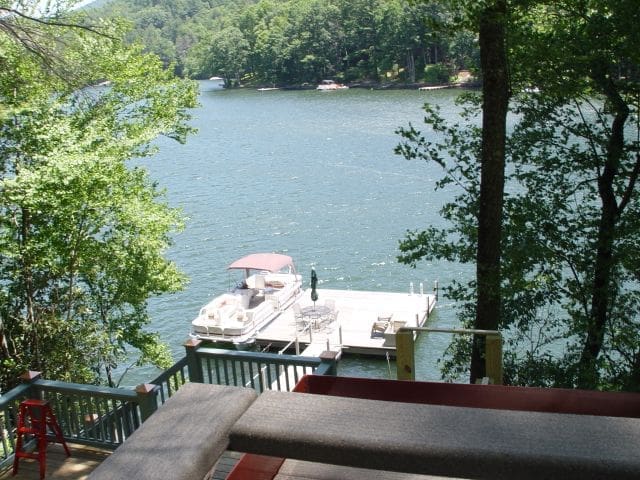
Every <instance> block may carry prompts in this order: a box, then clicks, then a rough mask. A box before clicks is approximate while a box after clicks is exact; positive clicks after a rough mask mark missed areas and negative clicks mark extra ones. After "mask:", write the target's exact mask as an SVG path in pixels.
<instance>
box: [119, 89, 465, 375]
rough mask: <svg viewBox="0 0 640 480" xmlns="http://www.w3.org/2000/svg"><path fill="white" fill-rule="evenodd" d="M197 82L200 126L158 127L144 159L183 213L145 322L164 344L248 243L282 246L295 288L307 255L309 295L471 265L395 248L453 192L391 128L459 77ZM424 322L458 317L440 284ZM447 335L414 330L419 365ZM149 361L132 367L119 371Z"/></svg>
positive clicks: (348, 369)
mask: <svg viewBox="0 0 640 480" xmlns="http://www.w3.org/2000/svg"><path fill="white" fill-rule="evenodd" d="M200 87H201V96H200V104H201V106H200V108H198V109H197V110H195V111H194V118H193V122H192V123H193V125H194V126H195V127H196V128H198V133H197V134H196V135H193V136H191V137H190V138H189V139H188V141H187V143H186V144H185V145H180V144H177V143H175V142H172V141H170V140H166V139H163V140H160V141H159V142H158V146H159V148H160V152H159V153H158V154H157V155H156V156H154V157H153V158H150V159H145V160H144V161H143V165H145V166H147V168H148V169H149V171H150V173H151V176H152V178H153V179H154V180H156V181H157V182H158V183H159V184H160V185H161V186H162V187H164V188H166V193H167V200H168V202H169V203H170V204H171V205H172V206H175V207H180V208H181V209H182V210H183V211H184V213H185V214H186V215H187V217H188V221H187V225H186V229H185V231H184V232H182V233H180V234H179V235H176V236H175V245H174V246H173V247H172V249H171V250H170V251H169V253H168V255H169V257H170V258H171V259H172V260H174V261H175V262H176V263H177V264H178V265H179V267H180V268H181V269H182V270H183V271H184V272H185V273H186V274H187V275H188V276H189V278H190V283H189V285H188V286H187V288H186V289H185V290H184V291H183V292H180V293H178V294H175V295H169V296H164V297H162V298H158V299H154V300H152V301H151V304H150V312H151V315H152V318H153V323H152V328H153V329H154V330H156V331H158V332H159V333H160V335H161V336H162V339H163V340H164V341H166V342H167V343H169V345H170V346H171V348H172V351H173V352H174V356H175V357H176V358H179V357H180V356H182V355H183V354H184V350H183V348H182V344H183V343H184V341H185V340H186V339H187V338H188V332H189V326H190V322H191V320H192V319H193V318H194V317H195V315H196V314H197V312H198V310H199V308H200V307H201V306H202V305H203V304H205V303H206V302H207V301H209V300H210V299H211V298H212V297H213V296H215V295H218V294H220V293H222V292H224V291H225V290H226V289H227V288H228V287H229V276H228V273H227V271H226V266H227V265H228V264H229V263H230V262H231V261H233V260H234V259H236V258H238V257H240V256H242V255H245V254H248V253H252V252H258V251H276V252H281V253H287V254H288V255H291V256H292V257H293V258H294V260H295V262H296V266H297V268H298V271H299V273H302V275H303V277H304V278H305V285H303V286H304V287H305V288H306V287H307V286H308V277H309V273H310V270H311V267H312V266H313V267H315V269H316V271H317V272H318V277H319V295H320V297H321V298H322V289H323V288H335V289H354V290H375V291H395V292H406V291H408V290H409V283H410V282H413V283H414V286H415V287H414V288H415V290H416V292H417V291H418V290H419V284H420V283H423V284H424V289H425V291H432V289H433V284H434V281H436V280H438V281H439V283H440V285H441V286H442V285H445V284H447V283H449V282H451V281H452V280H453V279H458V280H460V279H465V278H468V277H469V276H470V275H472V274H473V270H472V267H469V266H460V265H452V264H446V263H445V264H430V263H427V262H422V263H421V264H420V265H418V267H417V268H415V269H413V268H411V267H408V266H406V265H402V264H399V263H398V262H397V261H396V257H397V255H398V253H399V252H398V242H399V240H401V239H402V238H403V237H404V235H405V232H406V231H407V230H413V229H423V228H425V227H426V226H428V225H438V224H441V223H442V220H441V219H440V217H439V215H438V210H439V208H440V207H441V205H442V204H443V203H444V202H445V201H446V200H448V199H449V198H451V196H452V195H453V194H454V193H455V192H453V191H438V192H435V191H434V184H435V181H436V180H437V179H439V178H440V177H441V174H442V171H441V169H440V167H438V166H437V165H435V164H427V163H425V162H421V161H407V160H405V159H404V158H402V157H400V156H398V155H395V154H394V153H393V149H394V147H395V146H396V145H397V144H398V143H399V141H400V137H399V135H397V134H395V133H394V132H395V130H396V129H397V128H398V127H400V126H407V125H408V124H409V122H411V123H413V124H414V125H415V126H417V127H418V128H421V127H424V124H423V122H422V119H423V111H422V105H423V103H424V102H425V101H430V102H432V103H436V104H439V105H440V106H441V108H442V112H443V114H444V115H445V116H451V117H453V116H454V114H455V113H456V112H457V111H458V108H457V107H456V106H455V104H454V100H455V97H456V96H457V95H458V94H459V91H456V90H438V91H430V92H422V91H418V90H392V91H370V90H363V89H350V90H342V91H334V92H318V91H315V90H309V91H281V90H277V91H269V92H258V91H255V90H251V89H243V90H223V89H221V88H219V86H218V85H217V84H216V83H214V82H207V81H205V82H201V84H200ZM430 324H432V325H435V326H442V327H450V326H455V325H456V318H455V312H454V310H453V305H452V304H451V302H449V301H448V300H447V299H446V298H443V297H442V296H441V297H440V301H439V303H438V305H437V309H436V314H435V315H434V316H432V318H431V320H430ZM449 341H450V337H449V336H447V335H442V334H440V335H429V336H424V335H423V336H422V337H421V339H420V341H419V345H418V352H417V356H418V358H419V366H418V367H417V377H418V378H420V379H438V378H439V372H438V366H437V364H436V362H437V359H438V358H439V357H440V356H441V355H442V352H443V350H444V349H445V348H446V346H447V345H448V343H449ZM394 370H395V367H394V366H393V365H392V374H393V375H395V371H394ZM340 373H341V374H343V375H358V376H369V377H383V378H388V377H389V369H388V365H387V362H386V360H371V359H368V358H367V359H364V358H349V359H346V360H344V361H343V362H341V365H340ZM153 374H154V372H153V371H152V370H151V369H139V370H136V371H135V373H133V374H128V376H127V377H126V378H125V381H124V382H123V383H124V384H130V385H131V384H135V383H138V382H139V381H145V380H146V381H148V380H149V379H150V378H151V377H152V375H153Z"/></svg>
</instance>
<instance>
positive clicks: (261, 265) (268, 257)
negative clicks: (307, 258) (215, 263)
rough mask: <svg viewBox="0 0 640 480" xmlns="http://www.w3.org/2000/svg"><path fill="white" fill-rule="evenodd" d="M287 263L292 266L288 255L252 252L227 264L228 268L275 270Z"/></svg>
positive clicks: (285, 265)
mask: <svg viewBox="0 0 640 480" xmlns="http://www.w3.org/2000/svg"><path fill="white" fill-rule="evenodd" d="M289 265H291V266H292V268H293V259H292V258H291V257H290V256H289V255H282V254H280V253H252V254H251V255H247V256H246V257H242V258H240V259H238V260H236V261H235V262H233V263H232V264H231V265H229V269H245V270H267V271H269V272H277V271H278V270H280V269H282V268H284V267H287V266H289Z"/></svg>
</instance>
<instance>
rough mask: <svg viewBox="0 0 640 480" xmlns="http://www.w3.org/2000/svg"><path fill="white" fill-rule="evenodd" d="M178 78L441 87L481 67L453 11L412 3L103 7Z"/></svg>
mask: <svg viewBox="0 0 640 480" xmlns="http://www.w3.org/2000/svg"><path fill="white" fill-rule="evenodd" d="M99 12H100V13H101V14H102V15H104V14H105V13H109V14H112V15H120V16H122V17H124V18H127V19H129V20H130V21H131V22H132V23H133V30H132V32H131V34H130V39H131V40H132V41H138V42H140V43H141V44H142V45H144V47H145V48H146V49H148V50H149V51H151V52H153V53H156V54H157V55H159V56H160V58H162V60H163V61H164V62H166V64H173V65H174V68H175V70H176V73H178V74H180V75H184V76H188V77H193V78H208V77H210V76H213V75H219V76H222V77H223V78H224V79H225V82H226V83H227V85H228V86H231V85H237V84H240V83H245V84H247V83H249V84H273V85H298V84H303V83H306V82H308V83H315V82H318V81H319V80H321V79H324V78H334V79H337V80H341V81H345V82H356V81H371V82H381V81H384V82H422V81H426V82H427V83H440V82H446V81H448V80H449V77H450V76H451V75H452V74H453V73H454V72H455V71H456V70H458V69H462V68H464V69H475V68H476V67H477V65H478V54H477V44H476V38H475V35H474V34H472V33H470V32H467V31H463V30H458V31H456V32H455V33H451V32H450V31H447V30H446V29H444V28H442V26H443V25H444V24H446V23H447V22H448V21H449V20H450V18H451V16H452V15H451V12H449V11H448V10H447V9H446V8H445V6H444V5H439V4H438V3H435V2H430V3H429V4H426V3H418V2H416V3H410V2H406V1H403V0H330V1H326V0H261V1H259V2H255V1H251V0H244V1H229V0H208V1H207V0H175V1H174V0H133V1H131V0H114V1H112V2H109V3H108V4H107V5H106V6H104V7H102V9H99Z"/></svg>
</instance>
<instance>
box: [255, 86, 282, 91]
mask: <svg viewBox="0 0 640 480" xmlns="http://www.w3.org/2000/svg"><path fill="white" fill-rule="evenodd" d="M271 90H280V89H279V88H278V87H262V88H259V89H258V91H259V92H270V91H271Z"/></svg>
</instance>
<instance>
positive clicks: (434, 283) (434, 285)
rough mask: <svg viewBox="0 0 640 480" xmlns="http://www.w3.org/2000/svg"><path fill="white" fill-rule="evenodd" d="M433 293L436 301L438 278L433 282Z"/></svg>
mask: <svg viewBox="0 0 640 480" xmlns="http://www.w3.org/2000/svg"><path fill="white" fill-rule="evenodd" d="M433 293H434V295H435V296H436V302H437V301H438V280H436V281H435V282H433Z"/></svg>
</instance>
